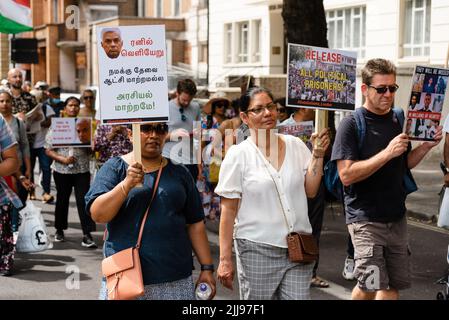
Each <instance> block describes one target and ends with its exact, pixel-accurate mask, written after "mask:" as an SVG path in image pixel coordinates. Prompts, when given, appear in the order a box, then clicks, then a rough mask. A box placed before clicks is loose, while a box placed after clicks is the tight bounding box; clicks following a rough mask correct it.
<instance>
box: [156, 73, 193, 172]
mask: <svg viewBox="0 0 449 320" xmlns="http://www.w3.org/2000/svg"><path fill="white" fill-rule="evenodd" d="M196 92H197V89H196V85H195V83H194V82H193V81H192V80H190V79H184V80H180V81H179V82H178V85H177V88H176V97H175V98H174V99H172V100H170V102H169V104H168V107H169V112H170V121H169V122H168V123H167V124H168V131H169V133H168V134H167V137H166V139H165V141H166V143H165V146H164V150H163V156H164V157H166V158H169V159H171V160H173V161H174V162H175V163H182V164H183V165H185V166H186V167H187V169H188V170H189V171H190V174H191V175H192V177H193V179H194V180H195V181H196V179H197V177H198V174H199V172H201V170H200V168H199V165H200V163H201V162H200V161H198V160H199V159H196V157H195V154H196V150H195V149H196V146H195V145H194V143H193V141H194V139H193V126H194V122H195V121H201V112H200V106H199V104H198V103H197V102H194V101H192V100H193V98H194V97H195V95H196Z"/></svg>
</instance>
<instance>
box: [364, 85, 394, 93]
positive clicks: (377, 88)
mask: <svg viewBox="0 0 449 320" xmlns="http://www.w3.org/2000/svg"><path fill="white" fill-rule="evenodd" d="M368 87H370V88H373V89H374V90H376V92H377V93H378V94H384V93H385V92H387V90H388V91H390V93H395V92H396V91H397V90H398V89H399V86H398V85H397V84H395V85H392V86H381V87H375V86H372V85H368Z"/></svg>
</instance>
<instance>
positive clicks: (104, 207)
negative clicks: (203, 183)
mask: <svg viewBox="0 0 449 320" xmlns="http://www.w3.org/2000/svg"><path fill="white" fill-rule="evenodd" d="M140 130H141V134H140V139H141V153H142V161H141V162H142V164H139V163H137V162H136V161H135V159H134V153H133V152H130V153H128V154H126V155H124V156H121V157H116V158H112V159H110V160H109V161H107V162H106V163H105V164H104V165H103V166H102V167H101V169H100V170H99V171H98V173H97V175H96V177H95V180H94V182H93V183H92V186H91V188H90V190H89V192H88V193H87V195H86V205H87V209H86V210H87V212H89V213H90V214H91V216H92V218H93V219H94V220H95V221H96V222H99V223H107V226H106V227H107V234H108V236H107V239H106V241H105V244H104V255H105V256H106V257H108V256H111V255H113V254H115V253H117V252H119V251H121V250H124V249H127V248H130V247H132V246H135V245H136V243H137V238H138V234H139V229H140V222H141V219H142V218H143V216H144V214H145V212H146V209H147V208H148V206H149V203H150V199H151V195H152V193H153V188H154V184H155V180H156V177H157V174H158V171H159V168H160V167H161V166H162V173H161V176H160V181H159V185H158V187H157V189H156V194H155V197H154V200H153V202H152V203H151V207H150V211H149V214H148V218H147V220H146V222H145V226H144V230H143V236H142V242H141V246H140V250H139V253H140V260H141V265H142V274H143V282H144V285H145V295H144V296H143V297H142V299H145V300H193V299H195V294H194V291H195V285H194V283H193V278H192V263H193V261H192V249H193V251H194V252H195V254H196V257H197V258H198V261H199V262H200V264H201V273H200V275H199V278H198V281H197V284H198V283H201V282H207V283H208V284H209V285H210V287H211V288H212V295H211V297H210V298H212V297H213V296H214V295H215V280H214V277H213V272H214V270H213V265H212V257H211V254H210V248H209V242H208V240H207V235H206V231H205V226H204V222H203V220H204V213H203V209H202V206H201V201H200V196H199V194H198V191H197V189H196V187H195V183H194V181H193V178H192V176H191V175H190V173H189V171H188V169H187V168H186V167H184V166H183V165H175V164H173V163H172V162H171V160H170V159H167V158H164V157H162V149H163V146H164V141H165V137H166V135H167V133H168V126H167V125H166V124H165V123H158V124H145V125H141V129H140ZM138 183H143V186H142V187H136V185H137V184H138ZM102 283H103V285H102V290H101V294H100V298H101V299H106V298H107V290H106V286H105V281H104V280H103V282H102Z"/></svg>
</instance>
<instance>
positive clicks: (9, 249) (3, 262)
mask: <svg viewBox="0 0 449 320" xmlns="http://www.w3.org/2000/svg"><path fill="white" fill-rule="evenodd" d="M0 155H1V159H2V160H1V162H0V275H2V276H10V275H11V269H12V265H13V262H14V242H13V232H12V221H11V209H12V207H13V206H14V207H15V208H16V209H20V208H21V207H22V206H23V205H22V202H21V201H20V200H19V198H18V197H17V195H16V194H15V193H14V192H13V191H12V190H11V189H10V188H9V187H8V185H7V184H6V181H5V179H3V177H4V176H9V175H12V174H13V173H15V172H16V171H17V170H18V169H19V161H18V158H17V142H16V140H15V139H14V135H13V133H12V132H11V129H10V128H9V127H8V125H7V124H6V122H5V120H4V119H3V117H1V116H0Z"/></svg>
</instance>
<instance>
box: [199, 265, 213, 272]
mask: <svg viewBox="0 0 449 320" xmlns="http://www.w3.org/2000/svg"><path fill="white" fill-rule="evenodd" d="M201 271H212V272H214V271H215V267H214V265H213V264H202V265H201Z"/></svg>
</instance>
